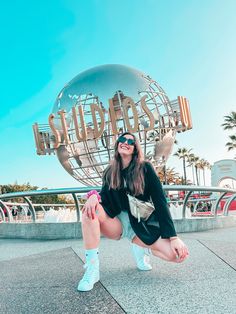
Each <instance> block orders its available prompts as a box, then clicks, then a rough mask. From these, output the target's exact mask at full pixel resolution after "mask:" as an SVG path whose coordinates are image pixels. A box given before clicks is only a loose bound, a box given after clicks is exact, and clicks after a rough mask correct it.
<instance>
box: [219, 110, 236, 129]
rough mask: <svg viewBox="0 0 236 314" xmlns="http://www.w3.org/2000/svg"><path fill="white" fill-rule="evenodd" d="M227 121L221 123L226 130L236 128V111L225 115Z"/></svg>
mask: <svg viewBox="0 0 236 314" xmlns="http://www.w3.org/2000/svg"><path fill="white" fill-rule="evenodd" d="M224 118H225V123H223V124H221V126H223V127H224V130H232V129H234V128H236V111H231V113H230V115H229V116H224Z"/></svg>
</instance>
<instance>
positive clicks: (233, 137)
mask: <svg viewBox="0 0 236 314" xmlns="http://www.w3.org/2000/svg"><path fill="white" fill-rule="evenodd" d="M229 138H230V139H231V141H232V142H228V143H226V144H225V146H227V147H228V151H230V150H232V149H236V135H230V136H229Z"/></svg>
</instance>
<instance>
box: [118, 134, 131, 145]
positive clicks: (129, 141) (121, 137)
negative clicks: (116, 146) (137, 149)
mask: <svg viewBox="0 0 236 314" xmlns="http://www.w3.org/2000/svg"><path fill="white" fill-rule="evenodd" d="M118 142H119V143H125V142H127V144H128V145H132V146H134V144H135V140H133V139H132V138H126V137H125V136H120V137H119V138H118Z"/></svg>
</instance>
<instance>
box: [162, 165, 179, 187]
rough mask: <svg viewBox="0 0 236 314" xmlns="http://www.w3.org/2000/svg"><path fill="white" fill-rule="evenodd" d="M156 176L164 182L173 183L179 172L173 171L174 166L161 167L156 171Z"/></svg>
mask: <svg viewBox="0 0 236 314" xmlns="http://www.w3.org/2000/svg"><path fill="white" fill-rule="evenodd" d="M158 176H159V178H160V180H161V182H164V183H165V184H171V183H174V184H175V182H176V180H177V179H178V178H179V174H178V173H177V172H176V171H175V168H169V167H168V168H165V167H163V168H162V169H161V171H159V172H158Z"/></svg>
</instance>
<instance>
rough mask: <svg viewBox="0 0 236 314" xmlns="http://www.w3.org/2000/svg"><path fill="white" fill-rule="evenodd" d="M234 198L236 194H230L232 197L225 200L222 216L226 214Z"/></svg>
mask: <svg viewBox="0 0 236 314" xmlns="http://www.w3.org/2000/svg"><path fill="white" fill-rule="evenodd" d="M235 198H236V194H234V195H232V197H231V198H230V199H229V200H228V201H227V202H225V205H224V209H223V215H224V216H228V213H229V207H230V204H231V202H232V201H233V200H234V199H235Z"/></svg>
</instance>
